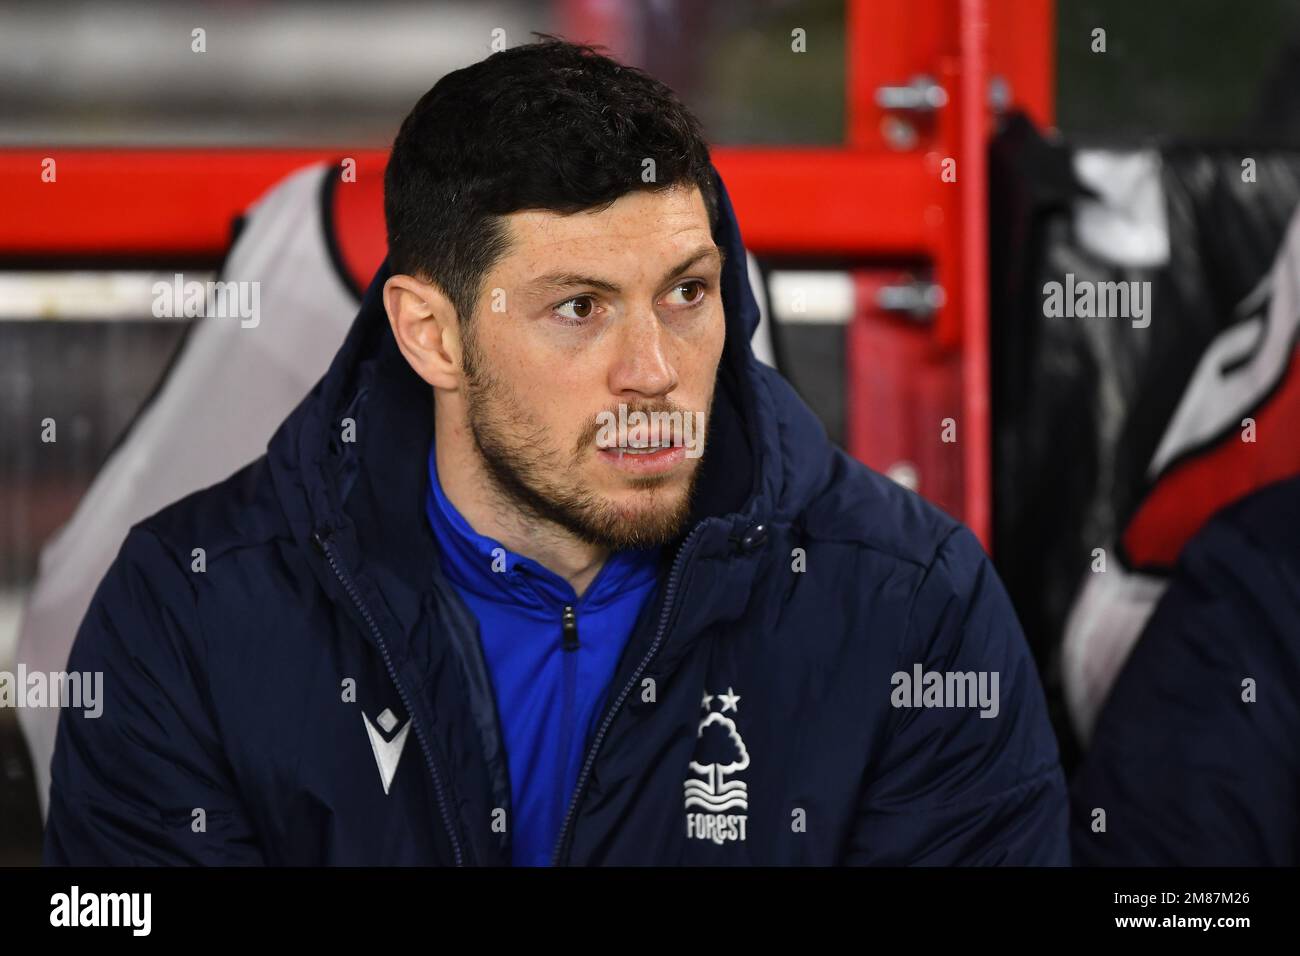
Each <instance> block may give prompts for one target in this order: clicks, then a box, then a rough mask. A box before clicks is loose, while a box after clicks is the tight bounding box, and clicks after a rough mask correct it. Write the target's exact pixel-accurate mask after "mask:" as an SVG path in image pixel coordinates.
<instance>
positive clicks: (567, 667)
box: [556, 604, 578, 806]
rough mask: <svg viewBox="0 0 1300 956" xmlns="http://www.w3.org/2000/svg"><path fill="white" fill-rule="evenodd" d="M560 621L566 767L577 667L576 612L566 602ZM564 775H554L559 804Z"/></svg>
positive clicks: (570, 745)
mask: <svg viewBox="0 0 1300 956" xmlns="http://www.w3.org/2000/svg"><path fill="white" fill-rule="evenodd" d="M561 622H562V626H563V631H564V644H563V647H564V652H563V653H564V701H563V708H564V709H563V713H564V748H563V750H562V751H561V757H560V759H561V761H562V763H561V766H562V767H567V766H568V764H569V750H570V749H571V748H572V746H573V732H574V727H573V723H574V720H573V698H574V696H575V691H574V683H575V680H574V677H575V675H574V671H575V670H576V669H577V664H578V654H577V650H578V613H577V611H576V610H575V609H574V607H573V605H571V604H566V605H565V606H564V615H563V617H562V618H561ZM565 776H567V774H566V773H559V774H557V775H556V783H557V787H558V791H559V793H558V799H557V800H556V803H557V804H558V805H559V806H563V805H564V778H565Z"/></svg>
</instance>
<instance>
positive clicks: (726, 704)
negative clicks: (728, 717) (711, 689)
mask: <svg viewBox="0 0 1300 956" xmlns="http://www.w3.org/2000/svg"><path fill="white" fill-rule="evenodd" d="M718 699H719V700H720V701H722V710H721V711H720V712H719V713H723V714H725V713H726V712H727V710H728V708H729V709H731V710H734V711H735V712H736V713H740V708H739V707H737V706H736V705H737V704H738V703H740V695H739V694H737V693H736V692H735V691H733V690H732V689H731V688H730V687H728V688H727V692H726V693H725V694H719V695H718Z"/></svg>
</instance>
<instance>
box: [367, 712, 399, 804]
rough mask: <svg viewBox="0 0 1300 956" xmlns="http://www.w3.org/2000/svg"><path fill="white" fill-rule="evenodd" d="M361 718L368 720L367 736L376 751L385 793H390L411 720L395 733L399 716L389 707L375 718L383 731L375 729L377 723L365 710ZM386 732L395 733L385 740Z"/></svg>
mask: <svg viewBox="0 0 1300 956" xmlns="http://www.w3.org/2000/svg"><path fill="white" fill-rule="evenodd" d="M361 719H362V720H364V721H365V722H366V736H368V737H369V738H370V748H371V749H372V750H373V751H374V752H375V763H377V764H379V779H380V780H381V781H383V784H384V793H388V788H389V787H390V786H391V785H392V783H393V775H394V774H396V773H397V762H398V761H399V760H401V759H402V748H403V747H405V746H406V735H407V734H408V733H409V732H410V730H411V722H410V720H408V721H407V722H406V723H405V724H403V725H402V729H401V730H399V731H397V733H395V734H393V728H394V727H396V726H397V718H396V717H394V716H393V712H392V711H391V710H389V709H388V708H387V707H385V708H384V712H383V713H382V714H380V715H379V716H378V717H376V718H375V723H377V724H379V726H380V728H381V729H382V731H383V733H380V731H379V730H376V729H375V724H372V723H371V722H370V718H369V717H367V716H366V714H365V711H362V712H361ZM384 734H393V736H391V737H389V738H388V739H387V740H385V739H384Z"/></svg>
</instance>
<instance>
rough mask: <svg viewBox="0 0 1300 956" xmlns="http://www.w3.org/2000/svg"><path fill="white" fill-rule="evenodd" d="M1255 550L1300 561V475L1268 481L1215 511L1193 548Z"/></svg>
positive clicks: (1193, 540)
mask: <svg viewBox="0 0 1300 956" xmlns="http://www.w3.org/2000/svg"><path fill="white" fill-rule="evenodd" d="M1225 545H1228V546H1229V547H1231V548H1232V549H1234V550H1236V549H1240V550H1242V551H1253V552H1256V553H1259V554H1264V555H1268V556H1269V557H1270V558H1275V559H1281V560H1285V561H1288V562H1290V563H1300V476H1296V477H1293V478H1288V479H1286V480H1284V481H1279V482H1275V483H1273V484H1269V485H1265V486H1264V487H1262V488H1260V489H1258V490H1256V491H1254V492H1252V493H1251V494H1249V495H1247V496H1246V497H1244V498H1242V499H1240V500H1238V501H1236V502H1234V503H1233V504H1230V505H1228V506H1227V507H1225V508H1223V509H1222V510H1220V511H1219V512H1218V513H1217V514H1215V515H1214V516H1213V517H1212V518H1211V519H1210V520H1209V521H1208V522H1206V524H1205V527H1204V528H1202V529H1201V531H1200V532H1199V533H1198V534H1197V535H1196V536H1195V537H1194V538H1193V539H1192V541H1191V542H1189V551H1192V552H1193V553H1195V552H1196V551H1201V552H1204V551H1206V550H1221V549H1222V548H1223V547H1224V546H1225Z"/></svg>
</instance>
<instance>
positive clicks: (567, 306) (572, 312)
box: [555, 295, 596, 322]
mask: <svg viewBox="0 0 1300 956" xmlns="http://www.w3.org/2000/svg"><path fill="white" fill-rule="evenodd" d="M595 310H596V304H595V302H593V301H592V299H591V296H589V295H580V296H576V297H574V298H572V299H570V300H569V301H567V302H562V303H560V305H559V307H558V308H557V309H556V310H555V314H556V315H558V316H559V317H560V318H562V319H568V320H569V321H570V322H583V321H585V320H587V319H589V318H591V313H592V312H594V311H595Z"/></svg>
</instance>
